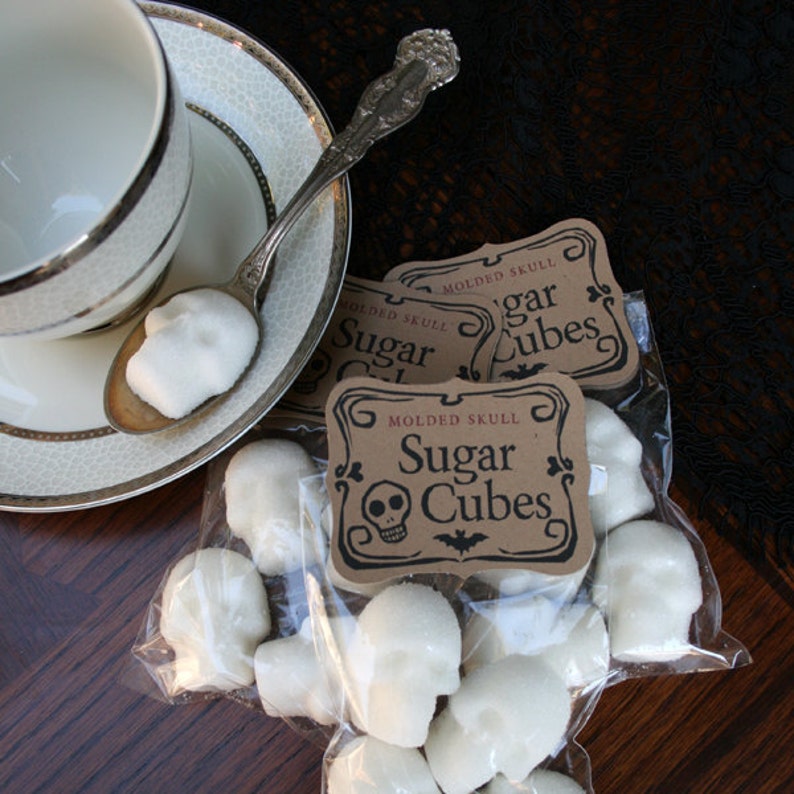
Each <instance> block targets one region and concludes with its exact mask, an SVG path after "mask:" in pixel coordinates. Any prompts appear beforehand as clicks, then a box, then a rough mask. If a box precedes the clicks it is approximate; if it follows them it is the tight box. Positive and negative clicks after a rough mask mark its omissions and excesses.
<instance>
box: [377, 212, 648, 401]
mask: <svg viewBox="0 0 794 794" xmlns="http://www.w3.org/2000/svg"><path fill="white" fill-rule="evenodd" d="M386 280H396V281H400V282H401V283H403V284H405V285H406V286H410V287H413V288H415V289H421V290H427V291H429V292H432V293H433V294H437V295H445V296H447V295H460V294H465V293H477V294H480V295H487V296H489V297H490V298H491V299H492V300H493V301H494V302H495V303H496V305H497V306H498V308H499V312H500V313H501V316H502V325H503V330H502V337H501V340H500V342H499V345H498V348H497V351H496V354H495V357H494V364H493V369H492V375H491V377H492V379H493V380H519V379H521V378H525V377H528V376H530V375H535V374H538V373H540V372H545V371H549V370H552V371H555V372H562V373H564V374H567V375H569V376H571V377H572V378H574V379H576V381H577V382H578V383H579V384H580V386H581V387H582V388H583V389H609V388H615V387H618V386H623V385H624V384H626V383H628V382H629V381H630V380H631V379H632V378H633V377H634V376H635V374H636V373H637V371H638V367H639V351H638V349H637V344H636V341H635V340H634V337H633V336H632V334H631V330H630V327H629V325H628V322H627V320H626V315H625V312H624V309H623V293H622V290H621V289H620V287H619V285H618V284H617V282H616V281H615V278H614V275H613V273H612V267H611V265H610V263H609V256H608V254H607V250H606V243H605V241H604V238H603V235H602V234H601V232H600V231H599V230H598V228H597V227H596V226H594V225H593V224H592V223H590V222H589V221H585V220H581V219H572V220H567V221H564V222H562V223H558V224H556V225H554V226H551V227H550V228H548V229H546V231H544V232H542V233H540V234H537V235H534V236H533V237H529V238H526V239H524V240H519V241H516V242H512V243H507V244H505V245H486V246H484V247H483V248H480V249H479V250H477V251H475V252H474V253H472V254H469V255H467V256H463V257H459V258H454V259H448V260H443V261H439V262H412V263H410V262H409V263H406V264H403V265H399V266H398V267H396V268H394V269H393V270H392V271H390V273H389V274H387V276H386Z"/></svg>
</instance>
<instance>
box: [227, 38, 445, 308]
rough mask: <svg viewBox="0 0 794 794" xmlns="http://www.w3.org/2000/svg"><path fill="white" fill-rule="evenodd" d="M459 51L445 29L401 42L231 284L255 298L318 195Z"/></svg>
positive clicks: (407, 111)
mask: <svg viewBox="0 0 794 794" xmlns="http://www.w3.org/2000/svg"><path fill="white" fill-rule="evenodd" d="M459 63H460V58H459V55H458V48H457V47H456V46H455V42H454V41H453V40H452V36H451V35H450V33H449V31H446V30H419V31H417V32H415V33H412V34H411V35H410V36H406V37H405V38H404V39H402V40H401V41H400V43H399V45H398V47H397V56H396V58H395V61H394V66H393V68H392V69H391V71H389V72H387V73H386V74H384V75H383V76H382V77H380V78H378V79H376V80H374V81H373V82H372V83H370V84H369V85H368V86H367V88H366V89H365V90H364V93H363V94H362V96H361V99H360V100H359V104H358V107H357V108H356V110H355V112H354V113H353V118H352V119H351V120H350V123H349V124H348V125H347V127H345V129H343V130H342V131H341V132H340V133H339V134H338V135H336V136H335V137H334V139H333V140H332V141H331V143H330V144H329V145H328V147H327V148H326V149H325V151H324V152H323V153H322V155H321V156H320V159H319V160H318V161H317V164H316V165H315V166H314V168H313V169H312V171H311V173H310V174H309V176H308V177H307V178H306V180H305V181H304V183H303V184H302V185H301V187H300V188H299V189H298V190H297V192H296V193H295V194H294V195H293V197H292V199H290V201H289V202H288V203H287V205H286V206H285V207H284V209H283V211H282V212H281V213H280V214H279V216H278V218H277V219H276V221H275V223H274V224H273V225H272V226H271V227H270V229H269V230H268V232H267V234H266V235H265V236H264V237H263V238H262V239H261V240H260V241H259V243H257V245H256V246H255V247H254V249H253V251H251V253H250V254H249V255H248V256H247V257H246V259H245V260H244V261H243V262H242V264H241V265H240V267H239V268H238V270H237V272H236V274H235V277H234V280H233V286H235V287H236V288H237V289H239V290H241V291H243V292H244V293H246V294H247V295H252V296H256V294H257V292H258V291H259V288H260V287H261V285H262V283H263V282H264V280H265V278H266V276H267V271H268V269H269V266H270V263H271V262H272V260H273V257H274V255H275V252H276V249H277V248H278V246H279V244H280V243H281V241H282V240H283V238H284V236H285V235H286V234H287V232H288V231H289V230H290V229H291V228H292V226H293V224H294V223H295V221H297V220H298V218H299V217H300V216H301V215H302V214H303V212H304V210H305V209H306V208H307V207H308V206H309V205H310V204H311V203H312V202H313V201H314V199H315V198H317V196H318V194H319V193H320V192H321V191H322V190H323V189H325V188H326V187H327V186H328V185H329V184H331V182H333V181H334V180H335V179H337V178H338V177H340V176H342V174H344V173H346V172H347V171H348V170H349V169H350V168H351V167H352V166H353V165H355V164H356V163H357V162H358V161H359V160H360V159H361V158H362V157H363V156H364V154H366V152H367V150H368V149H369V147H370V146H371V145H372V144H373V143H374V142H375V141H377V140H379V139H380V138H383V137H385V136H386V135H388V134H389V133H390V132H392V131H394V130H396V129H398V128H399V127H402V126H403V125H404V124H406V123H407V122H409V121H410V120H411V119H413V118H414V117H415V116H416V115H417V114H418V113H419V111H420V110H421V108H422V105H423V104H424V101H425V98H426V97H427V95H428V94H429V93H430V92H431V91H433V90H435V89H436V88H439V87H440V86H442V85H444V84H445V83H448V82H449V81H450V80H452V79H453V78H454V77H455V75H457V73H458V67H459Z"/></svg>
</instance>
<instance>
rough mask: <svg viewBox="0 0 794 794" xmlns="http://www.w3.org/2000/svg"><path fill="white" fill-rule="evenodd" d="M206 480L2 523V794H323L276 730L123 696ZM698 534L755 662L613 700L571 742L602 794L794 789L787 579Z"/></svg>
mask: <svg viewBox="0 0 794 794" xmlns="http://www.w3.org/2000/svg"><path fill="white" fill-rule="evenodd" d="M203 484H204V472H203V471H198V472H196V473H195V474H192V475H189V476H188V477H186V478H184V479H183V480H180V481H179V482H176V483H174V484H171V485H168V486H166V487H164V488H162V489H160V490H158V491H155V492H154V493H152V494H149V495H144V496H141V497H138V498H135V499H132V500H131V501H129V502H126V503H122V504H120V505H117V506H109V507H101V508H95V509H92V510H86V511H77V512H73V513H63V514H55V515H17V514H7V513H6V514H0V544H1V551H2V553H1V554H0V592H2V597H3V609H2V611H1V612H0V791H3V792H8V794H28V793H29V792H59V794H69V793H72V792H74V793H75V794H76V793H77V792H82V793H83V794H87V792H96V793H97V794H107V792H188V791H190V792H193V791H195V792H209V791H233V792H238V793H240V794H242V793H243V792H268V794H294V792H306V793H307V794H310V793H311V792H316V791H319V790H320V788H319V786H320V774H321V772H320V770H321V762H322V749H321V748H320V747H318V746H316V745H314V744H311V743H310V742H309V741H307V740H306V739H305V738H303V737H302V736H301V735H299V734H297V733H296V732H295V731H293V730H292V729H291V728H289V727H288V726H287V725H286V724H285V723H283V722H281V721H280V720H277V719H272V718H269V717H266V716H264V715H263V714H261V713H259V712H258V711H254V710H251V709H248V708H245V707H243V706H241V705H239V704H237V703H234V702H231V701H227V700H218V701H213V702H208V703H206V704H193V705H185V706H171V705H168V704H165V703H162V702H159V701H157V700H155V699H153V698H150V697H148V696H145V695H142V694H139V692H138V691H136V690H135V689H134V688H133V687H134V676H131V670H132V671H134V670H135V669H136V667H135V665H131V660H130V648H131V646H132V644H133V642H134V641H135V637H136V634H137V632H138V630H139V628H140V626H141V621H142V617H143V615H144V612H145V609H146V606H147V604H148V601H149V599H150V598H151V596H152V594H153V592H154V589H155V588H156V587H157V585H158V583H159V581H160V579H161V577H162V574H163V571H164V570H165V566H166V565H167V563H168V561H170V560H173V559H175V558H176V556H177V555H178V554H179V553H180V551H181V550H182V549H183V548H184V547H185V546H189V545H190V544H191V543H195V540H196V534H195V533H196V528H197V522H198V520H199V515H200V508H201V492H202V487H203ZM673 495H674V496H675V495H676V493H675V492H674V494H673ZM697 528H698V531H699V533H700V534H701V537H702V538H703V540H704V542H705V544H706V546H707V549H708V552H709V554H710V557H711V560H712V564H713V566H714V569H715V572H716V575H717V577H718V579H719V581H720V583H721V586H722V596H723V603H724V620H723V625H724V627H725V628H726V629H727V630H728V631H729V632H730V633H732V634H733V635H734V636H736V637H737V638H739V639H740V640H741V641H742V642H744V643H745V644H746V645H747V646H748V648H749V650H750V651H751V653H752V655H753V658H754V662H753V664H752V665H750V666H748V667H744V668H742V669H739V670H735V671H730V672H716V673H698V674H694V675H686V676H675V677H669V678H660V679H652V680H651V679H642V680H638V681H633V682H629V683H621V684H618V685H616V686H615V687H612V688H611V689H609V690H607V691H606V692H605V693H604V695H603V696H602V698H601V701H600V703H599V704H598V707H597V708H596V711H595V713H594V715H593V717H592V718H591V719H590V721H589V722H588V724H587V725H586V727H585V729H584V731H583V733H582V734H581V736H580V739H581V742H582V744H583V745H584V747H585V749H586V750H587V751H588V753H589V755H590V757H591V760H592V765H593V778H594V786H595V790H596V791H597V792H603V793H604V794H612V792H632V794H640V792H651V791H658V792H720V794H740V792H742V793H743V792H750V791H752V792H759V793H761V792H763V794H773V793H775V792H780V794H785V792H790V791H792V790H794V765H792V763H791V748H792V746H794V721H793V720H792V717H794V689H793V688H792V683H793V682H794V661H793V658H794V657H793V656H792V653H791V648H792V640H791V638H792V636H794V609H792V590H791V580H790V578H789V579H786V578H785V576H783V575H782V574H781V572H778V571H775V570H774V569H772V568H770V569H764V568H762V567H755V566H753V565H752V564H751V563H750V562H748V561H747V560H746V559H745V558H744V556H743V555H742V554H740V553H739V552H738V551H737V550H736V548H734V546H733V545H732V544H731V543H730V542H729V541H727V540H726V539H725V538H722V537H720V536H719V535H718V534H717V533H716V532H715V531H714V530H713V529H712V528H711V527H710V526H709V525H708V524H705V523H700V524H698V525H697Z"/></svg>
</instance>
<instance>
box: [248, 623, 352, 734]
mask: <svg viewBox="0 0 794 794" xmlns="http://www.w3.org/2000/svg"><path fill="white" fill-rule="evenodd" d="M332 620H333V622H334V624H335V631H334V633H335V635H337V636H343V635H344V634H346V633H349V631H348V630H347V629H346V628H344V627H343V626H342V625H341V624H342V623H343V622H346V623H352V622H353V621H354V620H355V619H354V618H352V617H349V618H334V619H332ZM254 670H255V673H256V687H257V691H258V692H259V697H260V700H261V702H262V707H263V708H264V710H265V713H266V714H269V715H270V716H271V717H308V718H309V719H311V720H313V721H314V722H316V723H317V724H318V725H333V724H335V723H336V722H337V721H338V720H339V718H340V714H341V710H342V704H341V682H340V680H339V675H338V671H337V668H336V667H335V666H334V665H333V664H326V663H325V657H324V656H321V654H320V652H319V649H318V648H317V647H316V646H315V640H314V636H313V634H312V625H311V620H310V618H306V619H304V621H303V623H302V624H301V627H300V631H298V632H297V633H296V634H292V635H290V636H287V637H279V638H276V639H272V640H268V641H267V642H263V643H262V644H261V645H260V646H259V647H258V648H257V649H256V655H255V656H254Z"/></svg>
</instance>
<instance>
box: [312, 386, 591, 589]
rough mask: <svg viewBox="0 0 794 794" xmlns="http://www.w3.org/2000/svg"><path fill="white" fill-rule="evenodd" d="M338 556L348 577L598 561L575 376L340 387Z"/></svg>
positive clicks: (334, 436) (334, 438)
mask: <svg viewBox="0 0 794 794" xmlns="http://www.w3.org/2000/svg"><path fill="white" fill-rule="evenodd" d="M326 421H327V426H328V443H329V465H328V472H327V474H326V484H327V489H328V493H329V495H330V499H331V503H332V509H333V527H334V529H333V533H332V539H331V554H332V560H333V564H334V566H335V567H336V569H337V570H338V571H339V572H340V573H341V574H342V575H343V576H345V577H346V578H347V579H349V580H351V581H357V582H361V583H365V582H377V581H381V580H384V579H388V578H392V577H394V576H398V575H401V574H407V573H420V572H422V573H427V572H448V573H454V574H458V575H460V576H461V577H466V576H470V575H471V574H474V573H476V572H478V571H483V570H486V569H489V568H495V567H501V568H531V569H533V570H538V571H543V572H546V573H557V574H563V573H567V572H572V571H576V570H579V569H581V568H582V567H583V566H584V565H586V564H587V561H588V560H589V559H590V556H591V553H592V549H593V544H594V539H593V529H592V524H591V523H590V513H589V507H588V486H589V480H590V466H589V463H588V460H587V452H586V449H585V435H584V421H585V420H584V398H583V395H582V392H581V389H579V387H578V386H577V385H576V383H575V382H574V381H573V380H572V379H570V378H568V377H567V376H564V375H560V374H557V373H549V374H548V375H545V376H538V377H534V378H528V379H526V380H523V381H521V382H519V383H511V384H507V383H502V384H474V383H469V382H466V381H462V380H459V379H454V380H451V381H448V382H446V383H443V384H436V385H431V386H419V387H415V386H401V385H397V384H388V383H380V382H377V381H374V380H372V379H366V378H355V379H352V380H349V381H343V382H341V383H339V384H338V385H337V386H336V387H335V388H334V390H333V391H332V393H331V395H330V399H329V403H328V410H327V417H326Z"/></svg>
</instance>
